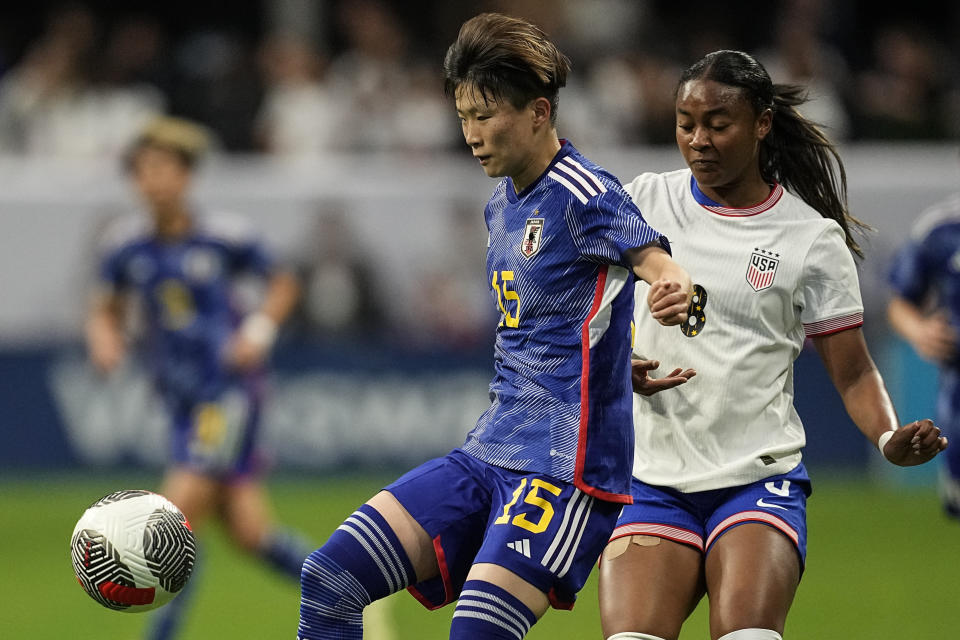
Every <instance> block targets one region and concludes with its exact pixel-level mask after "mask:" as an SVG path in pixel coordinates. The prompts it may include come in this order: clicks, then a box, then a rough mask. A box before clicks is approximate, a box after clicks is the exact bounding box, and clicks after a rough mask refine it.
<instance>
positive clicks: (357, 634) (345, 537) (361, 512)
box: [297, 505, 416, 640]
mask: <svg viewBox="0 0 960 640" xmlns="http://www.w3.org/2000/svg"><path fill="white" fill-rule="evenodd" d="M415 577H416V576H415V573H414V570H413V565H411V564H410V560H409V558H407V554H406V552H405V551H404V550H403V547H401V546H400V540H399V539H398V538H397V536H396V534H395V533H394V532H393V530H392V529H391V528H390V527H389V526H387V522H386V520H384V519H383V517H382V516H381V515H380V514H379V513H378V512H377V510H376V509H374V508H373V507H370V506H368V505H363V506H361V507H360V508H359V509H358V510H357V511H355V512H354V513H353V515H351V516H350V517H349V518H347V519H346V521H344V523H343V524H342V525H340V526H339V527H338V528H337V530H336V531H334V532H333V535H331V536H330V539H329V540H327V542H326V544H324V545H323V546H322V547H320V548H319V549H317V550H316V551H314V552H313V553H311V554H310V555H309V556H308V557H307V559H306V561H305V562H304V563H303V572H302V573H301V578H300V587H301V594H300V627H299V630H298V631H297V638H298V640H321V639H323V640H327V639H329V638H337V639H338V640H360V639H361V638H363V608H364V607H365V606H367V605H368V604H370V603H371V602H373V601H374V600H378V599H380V598H384V597H386V596H388V595H390V594H391V593H395V592H397V591H400V590H401V589H404V588H406V587H407V586H409V585H410V584H412V583H413V581H414V579H415Z"/></svg>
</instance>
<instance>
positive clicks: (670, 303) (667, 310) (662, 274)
mask: <svg viewBox="0 0 960 640" xmlns="http://www.w3.org/2000/svg"><path fill="white" fill-rule="evenodd" d="M627 258H628V260H630V264H631V265H632V266H633V272H634V274H636V276H637V277H638V278H640V279H641V280H643V281H644V282H647V283H649V284H650V291H649V292H648V293H647V306H648V307H650V314H651V315H652V316H653V317H654V318H655V319H656V320H657V321H658V322H659V323H660V324H663V325H668V326H669V325H675V324H680V323H681V322H686V320H687V309H688V308H689V306H690V299H691V298H692V297H693V283H692V282H691V280H690V274H688V273H687V271H686V269H684V268H683V267H681V266H680V265H679V264H677V263H676V262H674V261H673V258H671V257H670V254H669V253H667V252H666V251H664V250H663V249H662V248H661V247H660V246H659V245H656V244H648V245H646V246H644V247H637V248H636V249H631V250H630V251H629V252H628V253H627Z"/></svg>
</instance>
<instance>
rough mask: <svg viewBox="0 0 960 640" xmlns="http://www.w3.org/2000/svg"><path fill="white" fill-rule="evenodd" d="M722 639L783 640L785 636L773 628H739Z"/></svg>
mask: <svg viewBox="0 0 960 640" xmlns="http://www.w3.org/2000/svg"><path fill="white" fill-rule="evenodd" d="M720 640H783V636H781V635H780V634H779V633H777V632H776V631H774V630H773V629H737V630H736V631H731V632H730V633H728V634H726V635H725V636H721V637H720Z"/></svg>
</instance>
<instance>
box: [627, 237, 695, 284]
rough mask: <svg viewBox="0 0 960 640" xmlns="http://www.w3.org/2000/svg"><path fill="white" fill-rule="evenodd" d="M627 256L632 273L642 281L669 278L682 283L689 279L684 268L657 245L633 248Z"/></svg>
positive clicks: (648, 281) (649, 281)
mask: <svg viewBox="0 0 960 640" xmlns="http://www.w3.org/2000/svg"><path fill="white" fill-rule="evenodd" d="M628 258H629V260H630V262H631V265H632V266H633V273H634V274H636V276H637V277H638V278H640V279H641V280H643V281H644V282H647V283H651V284H652V283H654V282H656V281H657V280H671V281H673V282H679V283H680V284H684V283H687V282H689V280H690V276H689V275H688V274H687V272H686V270H685V269H684V268H683V267H681V266H680V265H679V264H677V263H676V262H674V261H673V258H672V257H670V254H669V253H667V252H666V251H664V250H663V248H662V247H660V246H659V245H648V246H646V247H640V248H637V249H633V250H631V251H630V252H629V254H628Z"/></svg>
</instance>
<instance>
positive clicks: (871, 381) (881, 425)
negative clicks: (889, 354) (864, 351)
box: [840, 367, 900, 444]
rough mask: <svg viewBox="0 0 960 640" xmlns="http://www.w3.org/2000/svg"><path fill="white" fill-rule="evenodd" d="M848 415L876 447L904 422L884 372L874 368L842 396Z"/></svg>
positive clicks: (841, 394)
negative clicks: (882, 435)
mask: <svg viewBox="0 0 960 640" xmlns="http://www.w3.org/2000/svg"><path fill="white" fill-rule="evenodd" d="M840 396H841V398H842V399H843V405H844V407H845V408H846V410H847V415H849V416H850V419H851V420H853V423H854V424H855V425H857V428H858V429H859V430H860V432H861V433H863V435H864V436H865V437H866V438H867V439H868V440H869V441H870V442H872V443H873V444H877V440H878V439H879V438H880V436H881V434H883V433H884V432H885V431H890V430H892V429H897V428H898V427H899V426H900V420H899V418H898V417H897V412H896V409H895V408H894V406H893V401H892V400H891V399H890V394H889V393H888V392H887V388H886V386H885V385H884V383H883V377H882V376H881V375H880V372H879V371H878V370H877V369H876V368H875V367H871V368H870V369H869V370H867V371H864V372H863V373H862V374H861V375H860V376H859V377H858V378H857V379H856V381H854V382H853V383H852V384H851V385H850V386H848V387H847V388H846V389H843V390H842V391H841V392H840Z"/></svg>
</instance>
